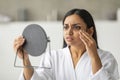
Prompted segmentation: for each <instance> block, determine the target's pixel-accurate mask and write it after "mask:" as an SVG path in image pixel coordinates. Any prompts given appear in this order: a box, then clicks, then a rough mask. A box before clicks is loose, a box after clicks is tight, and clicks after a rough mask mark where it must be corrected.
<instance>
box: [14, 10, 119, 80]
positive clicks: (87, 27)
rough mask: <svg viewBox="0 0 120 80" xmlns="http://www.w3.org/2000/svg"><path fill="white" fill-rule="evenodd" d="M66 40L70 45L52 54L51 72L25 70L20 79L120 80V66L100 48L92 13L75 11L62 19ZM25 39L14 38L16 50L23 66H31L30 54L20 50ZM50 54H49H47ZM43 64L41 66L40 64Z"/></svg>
mask: <svg viewBox="0 0 120 80" xmlns="http://www.w3.org/2000/svg"><path fill="white" fill-rule="evenodd" d="M63 26H64V27H63V31H64V40H65V43H66V44H67V46H66V47H65V48H63V49H59V50H56V51H51V56H47V55H46V56H45V57H46V58H45V59H47V57H50V58H51V62H52V63H51V64H49V63H50V61H48V60H41V61H40V62H42V63H45V64H46V65H47V64H49V65H50V66H52V68H51V69H45V68H38V69H36V70H35V69H33V68H24V70H23V74H22V75H21V77H20V80H118V79H119V73H118V65H117V62H116V60H115V58H114V57H113V55H112V54H111V53H109V52H107V51H103V50H101V49H98V44H97V36H96V29H95V24H94V21H93V18H92V16H91V15H90V13H89V12H88V11H86V10H84V9H72V10H70V11H68V12H67V13H66V15H65V17H64V19H63ZM24 41H25V39H24V38H23V37H22V36H20V37H18V38H17V39H15V42H14V49H15V51H17V50H18V56H19V57H20V58H21V59H22V56H23V55H22V53H24V58H25V59H24V65H25V66H26V65H27V66H31V64H30V61H29V57H28V55H27V52H26V51H25V50H23V49H21V48H20V47H21V46H22V44H23V43H24ZM46 54H49V53H46ZM40 65H41V64H40Z"/></svg>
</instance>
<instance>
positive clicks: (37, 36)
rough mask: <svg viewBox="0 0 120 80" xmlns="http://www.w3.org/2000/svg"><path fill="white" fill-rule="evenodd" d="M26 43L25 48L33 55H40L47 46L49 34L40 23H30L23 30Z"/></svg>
mask: <svg viewBox="0 0 120 80" xmlns="http://www.w3.org/2000/svg"><path fill="white" fill-rule="evenodd" d="M22 35H23V37H24V38H25V43H24V45H23V48H24V49H25V50H26V51H27V52H28V54H30V55H31V56H40V55H41V54H43V53H44V52H45V50H46V47H47V42H48V39H47V35H46V33H45V31H44V29H43V28H42V27H41V26H40V25H38V24H30V25H28V26H27V27H26V28H25V29H24V31H23V34H22Z"/></svg>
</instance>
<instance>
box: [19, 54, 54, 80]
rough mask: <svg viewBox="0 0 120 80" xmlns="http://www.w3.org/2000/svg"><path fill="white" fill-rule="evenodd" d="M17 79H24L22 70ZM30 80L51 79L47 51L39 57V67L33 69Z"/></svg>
mask: <svg viewBox="0 0 120 80" xmlns="http://www.w3.org/2000/svg"><path fill="white" fill-rule="evenodd" d="M19 80H25V79H24V75H23V71H22V73H21V75H20V77H19ZM31 80H53V73H52V62H51V58H50V54H49V53H46V54H45V55H43V56H42V57H41V61H40V65H39V68H37V69H34V73H33V75H32V77H31Z"/></svg>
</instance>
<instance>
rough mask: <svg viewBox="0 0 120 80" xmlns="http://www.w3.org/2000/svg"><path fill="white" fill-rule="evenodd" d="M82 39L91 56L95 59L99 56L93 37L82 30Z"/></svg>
mask: <svg viewBox="0 0 120 80" xmlns="http://www.w3.org/2000/svg"><path fill="white" fill-rule="evenodd" d="M80 39H81V40H82V42H83V43H84V45H85V47H86V50H87V52H88V54H89V56H91V58H92V57H94V56H95V55H96V54H97V46H96V42H95V40H94V39H93V37H92V35H91V34H88V33H87V32H85V31H82V30H80Z"/></svg>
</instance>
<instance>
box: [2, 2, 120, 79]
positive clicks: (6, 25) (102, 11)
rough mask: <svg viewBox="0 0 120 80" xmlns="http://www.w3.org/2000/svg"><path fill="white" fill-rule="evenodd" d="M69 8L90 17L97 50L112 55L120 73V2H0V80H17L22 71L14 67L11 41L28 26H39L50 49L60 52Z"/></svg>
mask: <svg viewBox="0 0 120 80" xmlns="http://www.w3.org/2000/svg"><path fill="white" fill-rule="evenodd" d="M72 8H83V9H86V10H88V11H89V12H90V13H91V14H92V16H93V18H94V20H95V24H96V29H97V34H98V43H99V47H100V48H101V49H103V50H106V51H109V52H111V53H112V54H113V55H114V57H115V58H116V60H117V62H118V67H119V72H120V58H119V56H120V36H119V34H120V0H0V80H18V78H19V75H20V74H21V71H22V69H21V68H15V67H14V59H15V52H14V51H13V41H14V39H15V38H16V37H17V36H19V35H22V32H23V30H24V28H25V27H26V26H27V25H29V24H33V23H34V24H39V25H41V26H42V27H43V29H45V31H46V33H47V35H48V36H49V37H50V40H51V49H55V50H56V49H59V48H62V46H63V44H62V43H63V31H62V30H63V26H62V19H63V17H64V14H65V13H66V12H67V11H68V10H70V9H72ZM58 36H59V37H58ZM58 38H59V39H58ZM46 51H47V50H46ZM36 58H37V59H38V58H39V57H35V58H34V60H36V61H37V62H35V63H36V64H39V60H37V59H36ZM18 64H19V63H18ZM20 64H21V63H20Z"/></svg>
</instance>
